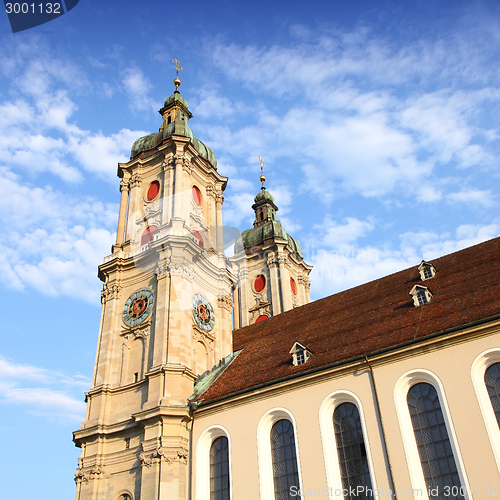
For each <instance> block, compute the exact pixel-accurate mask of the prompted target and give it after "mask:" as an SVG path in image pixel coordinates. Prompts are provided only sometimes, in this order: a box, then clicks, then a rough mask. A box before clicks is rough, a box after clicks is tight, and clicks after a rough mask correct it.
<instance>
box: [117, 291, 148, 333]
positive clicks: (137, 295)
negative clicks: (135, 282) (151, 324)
mask: <svg viewBox="0 0 500 500" xmlns="http://www.w3.org/2000/svg"><path fill="white" fill-rule="evenodd" d="M153 303H154V295H153V292H152V291H151V290H149V289H148V288H144V289H143V290H137V292H134V293H133V294H132V295H131V296H130V297H129V298H128V299H127V302H125V306H124V307H123V322H124V323H125V324H126V325H128V326H136V325H140V324H141V323H143V322H144V321H145V320H146V318H147V317H148V316H149V313H150V312H151V309H152V308H153Z"/></svg>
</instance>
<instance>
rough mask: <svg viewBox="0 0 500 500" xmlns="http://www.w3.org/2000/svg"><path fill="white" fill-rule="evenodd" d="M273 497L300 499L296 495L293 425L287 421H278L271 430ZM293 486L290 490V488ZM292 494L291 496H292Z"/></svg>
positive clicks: (296, 479)
mask: <svg viewBox="0 0 500 500" xmlns="http://www.w3.org/2000/svg"><path fill="white" fill-rule="evenodd" d="M271 454H272V458H273V476H274V495H275V498H276V500H288V499H290V498H301V497H300V496H298V495H297V490H298V488H299V473H298V467H297V455H296V450H295V435H294V432H293V425H292V423H291V422H290V421H289V420H286V419H282V420H278V421H277V422H276V423H275V424H274V425H273V427H272V429H271ZM292 486H295V487H296V489H295V488H293V489H292V490H290V488H291V487H292ZM292 493H293V495H292Z"/></svg>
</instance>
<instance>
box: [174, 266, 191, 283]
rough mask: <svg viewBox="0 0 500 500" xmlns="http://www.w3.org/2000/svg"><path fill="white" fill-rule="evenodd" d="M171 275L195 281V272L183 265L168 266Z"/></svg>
mask: <svg viewBox="0 0 500 500" xmlns="http://www.w3.org/2000/svg"><path fill="white" fill-rule="evenodd" d="M168 270H169V271H170V274H172V275H176V276H182V277H184V278H186V279H188V280H191V281H192V280H194V271H193V269H192V268H191V267H190V266H185V265H183V264H170V265H169V266H168Z"/></svg>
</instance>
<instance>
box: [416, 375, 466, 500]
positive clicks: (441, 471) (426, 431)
mask: <svg viewBox="0 0 500 500" xmlns="http://www.w3.org/2000/svg"><path fill="white" fill-rule="evenodd" d="M407 402H408V409H409V411H410V416H411V421H412V424H413V431H414V433H415V439H416V441H417V447H418V453H419V455H420V463H421V464H422V469H423V473H424V478H425V482H426V485H427V489H428V493H429V498H431V499H433V500H434V499H439V500H454V499H455V500H458V499H463V498H464V497H463V496H462V495H461V494H460V490H461V484H460V477H459V475H458V471H457V466H456V463H455V458H454V456H453V451H452V448H451V443H450V439H449V437H448V431H447V430H446V424H445V422H444V417H443V412H442V410H441V404H440V402H439V397H438V394H437V391H436V389H435V388H434V387H433V386H432V385H430V384H427V383H424V382H421V383H419V384H415V385H414V386H413V387H412V388H411V389H410V390H409V391H408V397H407ZM453 486H456V487H457V488H453ZM445 487H449V488H446V490H445ZM455 492H456V493H457V494H456V495H453V494H452V493H455ZM445 493H447V494H445Z"/></svg>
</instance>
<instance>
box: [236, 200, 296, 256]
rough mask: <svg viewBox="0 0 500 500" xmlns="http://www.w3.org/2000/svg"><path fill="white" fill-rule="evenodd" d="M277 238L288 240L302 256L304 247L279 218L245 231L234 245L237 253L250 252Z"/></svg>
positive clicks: (293, 248)
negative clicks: (301, 246) (286, 229)
mask: <svg viewBox="0 0 500 500" xmlns="http://www.w3.org/2000/svg"><path fill="white" fill-rule="evenodd" d="M259 194H260V193H259ZM257 196H258V195H257ZM275 239H276V240H285V241H288V244H289V245H290V246H291V247H292V250H293V251H294V252H295V253H297V254H298V255H299V256H300V257H301V258H302V249H301V248H300V245H299V244H298V242H297V240H295V238H292V237H291V236H290V235H289V234H287V232H286V231H285V230H284V229H283V226H282V225H281V222H280V221H279V220H270V221H267V222H264V223H263V224H261V225H260V226H257V227H253V228H252V229H247V230H246V231H243V232H242V233H241V234H240V236H239V238H238V239H237V240H236V243H235V245H234V246H235V254H236V253H238V252H241V251H242V250H243V249H245V252H246V253H248V251H249V250H250V249H252V248H258V247H260V246H261V245H265V244H266V243H268V242H270V241H271V240H275Z"/></svg>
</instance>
